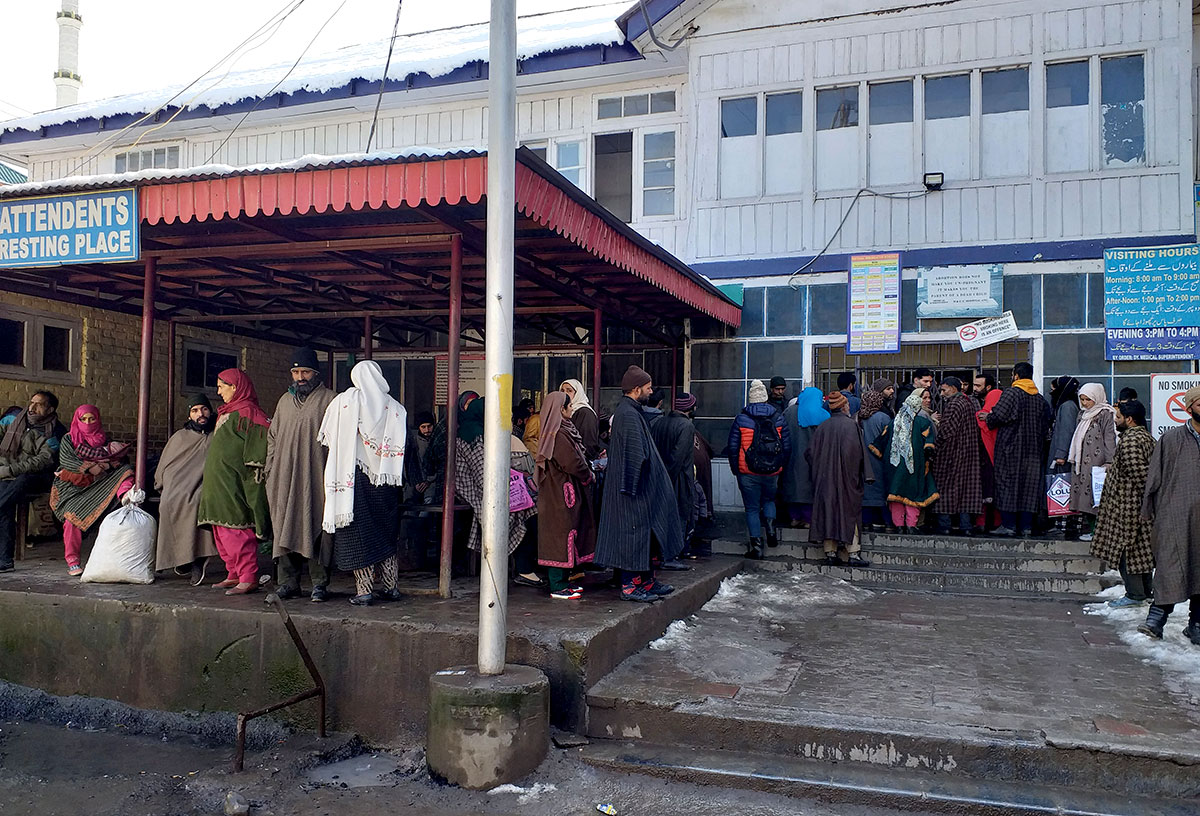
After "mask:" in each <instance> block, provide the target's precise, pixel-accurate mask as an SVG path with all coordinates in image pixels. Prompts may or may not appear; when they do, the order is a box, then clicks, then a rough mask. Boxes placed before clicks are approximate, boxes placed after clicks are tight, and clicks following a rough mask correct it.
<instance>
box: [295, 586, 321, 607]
mask: <svg viewBox="0 0 1200 816" xmlns="http://www.w3.org/2000/svg"><path fill="white" fill-rule="evenodd" d="M296 594H297V595H298V594H300V593H298V592H297V593H296ZM308 599H309V600H310V601H312V602H313V603H324V602H325V601H328V600H329V588H328V587H323V586H315V587H313V588H312V594H311V595H309V596H308Z"/></svg>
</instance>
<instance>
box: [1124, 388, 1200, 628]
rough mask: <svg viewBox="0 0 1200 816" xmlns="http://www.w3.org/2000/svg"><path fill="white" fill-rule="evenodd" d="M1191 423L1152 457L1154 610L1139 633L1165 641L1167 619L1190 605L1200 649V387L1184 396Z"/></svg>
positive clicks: (1149, 515) (1148, 501) (1148, 513)
mask: <svg viewBox="0 0 1200 816" xmlns="http://www.w3.org/2000/svg"><path fill="white" fill-rule="evenodd" d="M1183 405H1184V408H1186V409H1187V412H1188V414H1189V417H1188V421H1187V422H1185V423H1184V424H1182V425H1180V426H1179V427H1177V428H1172V429H1170V430H1168V431H1165V432H1164V433H1163V435H1162V436H1161V437H1160V438H1159V440H1158V445H1156V446H1155V448H1154V454H1153V455H1152V456H1151V457H1150V472H1149V474H1148V475H1147V476H1146V493H1145V496H1144V499H1143V502H1142V517H1143V518H1145V519H1148V520H1150V521H1153V522H1154V529H1153V532H1152V533H1151V538H1150V546H1151V549H1152V550H1153V551H1154V567H1155V569H1154V604H1153V606H1151V607H1150V612H1149V614H1148V615H1147V616H1146V622H1145V623H1143V624H1142V625H1141V626H1139V627H1138V631H1139V632H1142V633H1143V634H1146V635H1149V636H1150V637H1152V638H1161V637H1162V634H1163V627H1164V626H1165V625H1166V623H1167V616H1168V615H1170V614H1171V612H1172V611H1173V610H1174V608H1175V604H1177V603H1180V602H1181V601H1190V609H1189V614H1188V625H1187V628H1186V629H1184V630H1183V632H1184V634H1185V635H1186V636H1187V638H1188V640H1190V641H1191V642H1192V643H1194V644H1196V645H1197V646H1200V490H1197V489H1196V476H1197V475H1198V474H1200V385H1198V386H1194V387H1192V388H1189V389H1188V390H1187V392H1185V393H1184V395H1183Z"/></svg>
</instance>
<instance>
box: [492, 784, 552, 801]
mask: <svg viewBox="0 0 1200 816" xmlns="http://www.w3.org/2000/svg"><path fill="white" fill-rule="evenodd" d="M556 790H558V787H557V786H555V785H550V784H548V783H545V782H535V783H533V785H531V786H530V787H528V788H522V787H521V786H519V785H500V786H499V787H495V788H492V789H491V790H490V791H488V796H494V795H496V794H497V793H515V794H516V795H517V801H518V802H520V803H521V804H522V805H527V804H529V803H530V802H533V801H535V800H537V798H538V797H539V796H541V795H542V794H543V793H551V792H552V791H556Z"/></svg>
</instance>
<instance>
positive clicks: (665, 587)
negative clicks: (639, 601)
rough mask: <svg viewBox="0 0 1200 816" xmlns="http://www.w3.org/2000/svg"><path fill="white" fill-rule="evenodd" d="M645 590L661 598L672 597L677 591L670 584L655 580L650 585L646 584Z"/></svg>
mask: <svg viewBox="0 0 1200 816" xmlns="http://www.w3.org/2000/svg"><path fill="white" fill-rule="evenodd" d="M645 589H646V591H647V592H649V593H650V594H651V595H656V596H658V597H659V598H662V597H665V596H667V595H670V594H671V593H672V592H674V591H675V587H673V586H671V585H670V584H664V583H663V582H662V581H659V580H658V579H655V580H653V581H651V582H650V583H649V584H646V585H645Z"/></svg>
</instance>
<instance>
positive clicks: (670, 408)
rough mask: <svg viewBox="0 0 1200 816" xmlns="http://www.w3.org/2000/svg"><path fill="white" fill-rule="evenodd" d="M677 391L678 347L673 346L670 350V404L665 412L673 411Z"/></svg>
mask: <svg viewBox="0 0 1200 816" xmlns="http://www.w3.org/2000/svg"><path fill="white" fill-rule="evenodd" d="M678 391H679V347H678V346H675V347H673V348H672V349H671V404H670V405H668V406H666V410H667V411H673V410H675V395H676V394H677V393H678Z"/></svg>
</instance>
